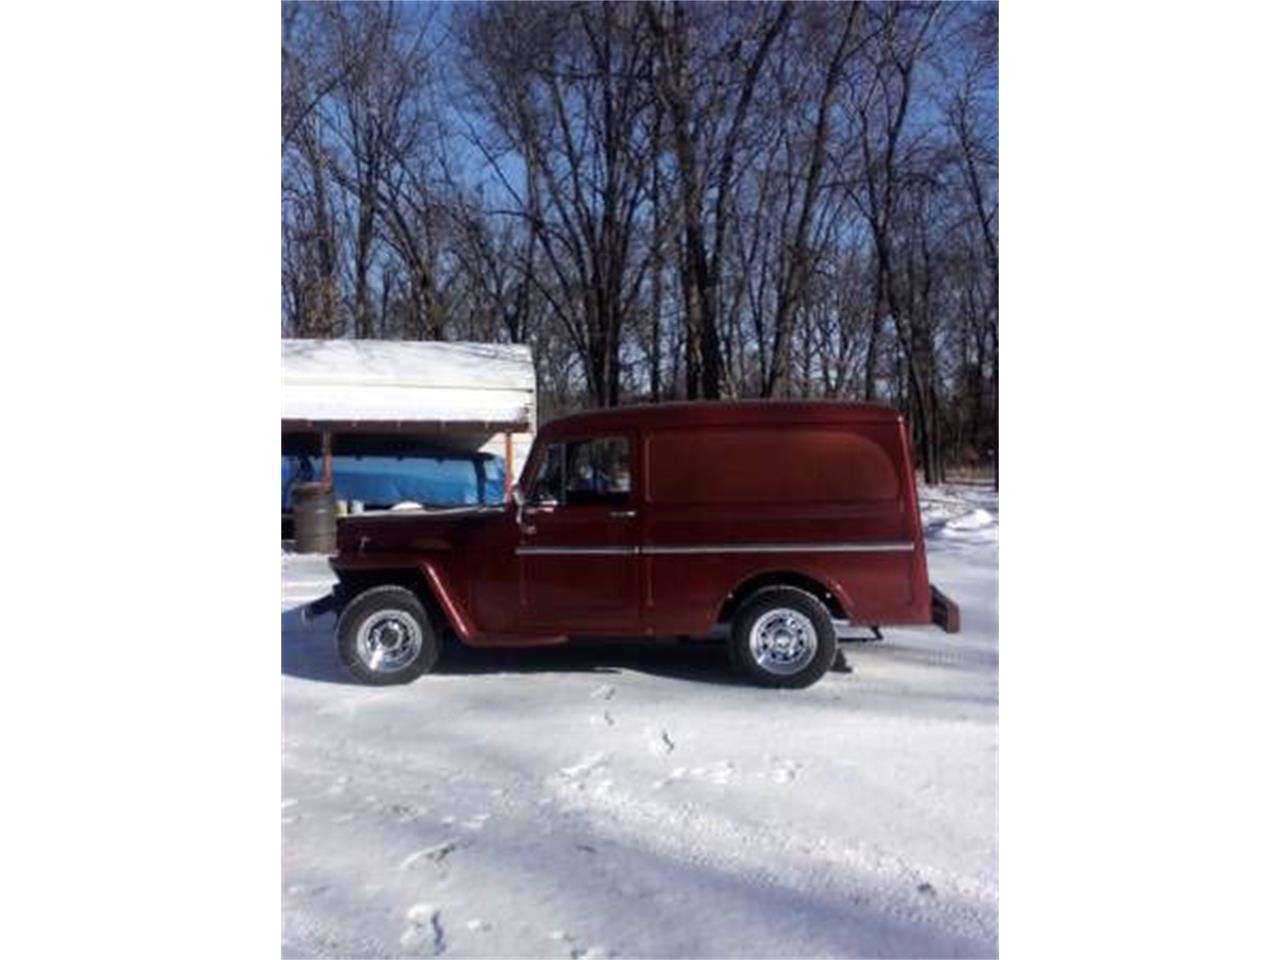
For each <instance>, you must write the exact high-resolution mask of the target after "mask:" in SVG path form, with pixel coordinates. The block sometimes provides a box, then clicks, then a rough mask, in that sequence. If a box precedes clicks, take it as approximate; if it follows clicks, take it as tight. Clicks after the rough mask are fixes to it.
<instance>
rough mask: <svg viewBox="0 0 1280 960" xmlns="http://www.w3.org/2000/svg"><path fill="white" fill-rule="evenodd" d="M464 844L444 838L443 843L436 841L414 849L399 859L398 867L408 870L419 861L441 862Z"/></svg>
mask: <svg viewBox="0 0 1280 960" xmlns="http://www.w3.org/2000/svg"><path fill="white" fill-rule="evenodd" d="M463 846H466V844H464V843H463V842H462V841H461V840H452V839H451V840H445V841H444V842H443V843H437V844H436V845H435V846H431V847H426V848H424V849H422V850H415V851H414V852H413V853H411V854H409V855H408V856H407V857H405V858H404V859H403V860H401V861H400V869H401V870H408V869H410V868H412V867H414V866H416V865H417V864H419V863H423V862H425V861H431V862H432V863H443V862H444V859H445V857H447V856H449V854H451V853H453V852H454V851H455V850H457V849H459V848H460V847H463Z"/></svg>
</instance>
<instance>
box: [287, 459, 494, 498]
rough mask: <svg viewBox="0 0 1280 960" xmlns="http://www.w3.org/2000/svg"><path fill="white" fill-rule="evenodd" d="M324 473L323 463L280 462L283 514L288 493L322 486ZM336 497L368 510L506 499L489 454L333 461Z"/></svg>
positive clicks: (295, 460) (316, 461) (312, 460)
mask: <svg viewBox="0 0 1280 960" xmlns="http://www.w3.org/2000/svg"><path fill="white" fill-rule="evenodd" d="M323 472H324V465H323V462H322V460H321V458H320V457H308V456H282V457H281V458H280V484H281V493H280V503H281V509H283V510H288V509H290V507H291V502H290V496H289V491H290V488H291V487H292V486H293V485H294V484H295V483H299V482H303V481H308V480H319V479H320V477H321V476H322V474H323ZM333 495H334V497H335V498H336V499H338V500H348V501H349V500H360V501H362V502H363V503H364V504H365V505H366V506H367V507H370V508H379V507H390V506H392V505H393V504H397V503H401V502H402V501H405V500H411V501H415V502H417V503H421V504H424V505H428V506H465V505H470V504H479V503H489V504H496V503H502V501H503V498H504V496H505V495H506V469H505V464H504V463H503V462H502V460H501V459H499V458H498V457H494V456H490V455H488V454H453V455H449V454H445V455H440V456H402V457H363V456H341V455H335V456H334V458H333Z"/></svg>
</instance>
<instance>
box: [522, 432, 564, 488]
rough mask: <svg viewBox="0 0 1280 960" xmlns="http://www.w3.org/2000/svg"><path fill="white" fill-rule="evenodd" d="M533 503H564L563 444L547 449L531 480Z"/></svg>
mask: <svg viewBox="0 0 1280 960" xmlns="http://www.w3.org/2000/svg"><path fill="white" fill-rule="evenodd" d="M530 500H531V501H532V502H533V503H564V444H563V443H553V444H551V445H550V446H549V447H547V452H546V455H545V456H543V458H542V465H541V466H539V467H538V475H537V476H536V477H534V478H533V496H532V497H530Z"/></svg>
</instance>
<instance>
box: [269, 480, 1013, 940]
mask: <svg viewBox="0 0 1280 960" xmlns="http://www.w3.org/2000/svg"><path fill="white" fill-rule="evenodd" d="M922 511H923V515H924V519H925V522H926V525H927V527H928V531H929V533H928V536H929V570H930V577H931V579H932V580H933V581H934V582H935V583H936V584H938V585H939V586H940V587H941V588H942V589H943V590H945V591H946V592H947V593H948V594H950V595H951V596H952V597H953V598H954V599H955V600H956V601H957V602H958V603H959V604H960V607H961V610H962V616H963V632H962V633H961V634H959V635H957V636H947V635H945V634H943V633H941V632H940V631H936V630H932V629H929V630H925V629H920V630H914V629H900V628H895V629H886V631H885V640H884V641H883V642H879V643H847V644H844V645H843V648H844V651H845V656H846V658H847V660H848V662H849V664H850V665H851V666H852V672H851V673H835V672H833V673H830V674H828V676H827V677H826V678H824V679H823V680H822V681H821V682H820V683H819V684H817V685H816V686H814V687H812V688H810V689H808V690H802V691H769V690H761V689H757V688H755V687H748V686H742V685H739V684H738V683H737V682H735V680H734V679H733V678H732V677H731V676H730V674H729V673H728V671H727V668H726V666H725V663H724V659H723V652H722V651H721V650H720V649H718V648H716V647H714V646H674V645H671V646H668V645H649V646H646V645H641V644H627V645H624V646H618V645H605V644H586V645H575V646H570V647H560V648H553V649H547V650H535V651H511V652H483V651H474V650H454V651H451V652H450V653H449V654H447V655H446V657H445V658H444V660H443V662H442V665H441V667H440V670H439V672H438V673H436V674H432V675H429V676H426V677H423V678H421V679H420V680H418V681H417V682H415V683H413V684H410V685H408V686H404V687H395V688H381V689H378V688H370V687H362V686H357V685H355V684H353V683H351V682H349V681H348V678H347V676H346V674H345V673H344V672H343V670H342V668H341V667H340V665H339V664H338V662H337V658H336V655H335V653H334V649H333V638H332V631H333V620H332V617H326V618H324V619H322V620H321V621H319V622H317V623H314V624H312V625H310V626H305V625H303V624H302V622H301V620H300V618H299V615H298V608H299V607H301V605H302V604H304V603H306V602H307V601H309V600H311V599H313V598H315V597H318V596H320V595H322V594H323V593H325V592H327V590H328V583H329V580H330V577H329V574H328V568H327V566H326V565H325V563H324V561H323V560H322V559H320V558H313V557H296V556H288V555H286V556H282V560H281V565H282V570H281V572H282V604H281V634H282V637H281V639H282V666H283V678H282V683H281V696H282V712H283V718H282V724H283V742H282V745H281V767H282V791H283V793H282V797H283V800H282V804H281V831H282V848H283V849H282V860H283V876H282V886H281V892H282V898H283V901H282V941H283V943H282V949H283V954H284V956H285V957H315V956H326V957H338V956H352V957H365V956H378V957H384V956H446V957H452V956H457V957H477V956H489V957H491V956H520V957H525V956H527V957H565V958H574V957H580V958H587V957H608V956H615V957H705V956H716V957H728V956H733V957H827V956H838V957H849V956H876V957H884V956H895V957H908V956H910V957H921V956H930V957H931V956H939V957H941V956H994V955H995V954H996V952H997V936H996V928H997V900H998V896H997V894H998V871H997V861H998V843H997V772H998V764H997V759H998V753H997V714H998V697H997V673H998V663H999V654H998V645H997V628H998V617H997V540H998V530H999V526H998V524H999V520H998V517H999V504H998V499H997V496H996V494H995V493H994V492H993V491H991V490H990V489H989V488H980V487H963V486H947V487H938V488H931V489H927V490H922Z"/></svg>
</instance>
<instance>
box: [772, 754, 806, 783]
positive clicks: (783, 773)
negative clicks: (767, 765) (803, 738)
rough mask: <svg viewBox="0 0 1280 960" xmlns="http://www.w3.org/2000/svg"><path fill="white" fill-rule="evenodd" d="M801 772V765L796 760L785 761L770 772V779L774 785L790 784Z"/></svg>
mask: <svg viewBox="0 0 1280 960" xmlns="http://www.w3.org/2000/svg"><path fill="white" fill-rule="evenodd" d="M799 772H800V764H799V763H797V762H796V761H795V760H783V761H782V763H780V764H778V766H776V767H774V768H773V770H771V771H770V772H769V779H770V780H772V781H773V782H774V783H790V782H791V781H792V780H794V779H795V778H796V774H797V773H799Z"/></svg>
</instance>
